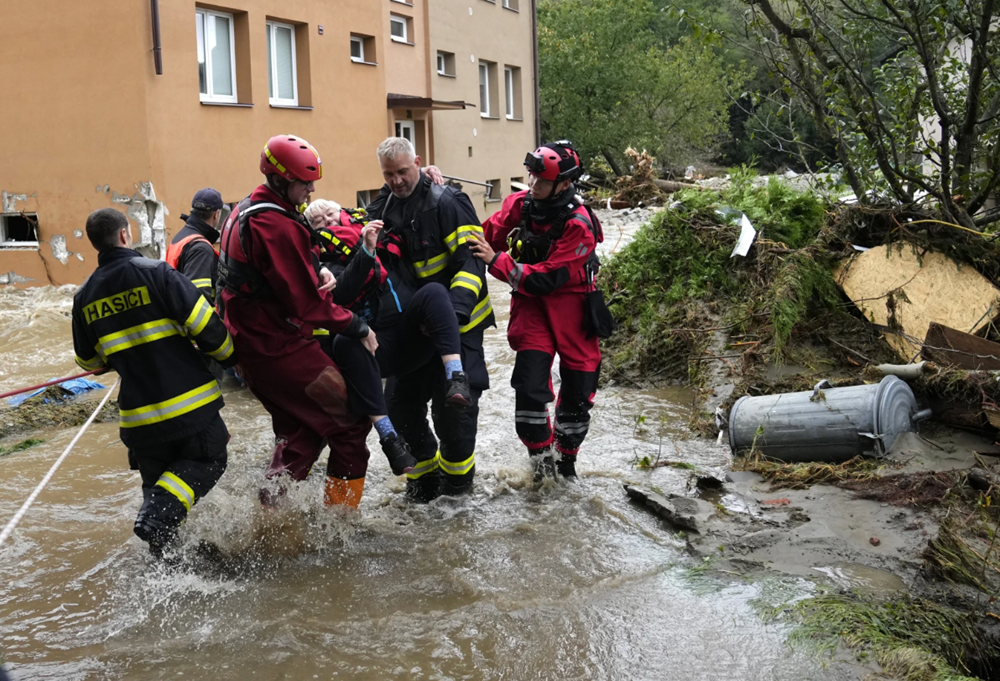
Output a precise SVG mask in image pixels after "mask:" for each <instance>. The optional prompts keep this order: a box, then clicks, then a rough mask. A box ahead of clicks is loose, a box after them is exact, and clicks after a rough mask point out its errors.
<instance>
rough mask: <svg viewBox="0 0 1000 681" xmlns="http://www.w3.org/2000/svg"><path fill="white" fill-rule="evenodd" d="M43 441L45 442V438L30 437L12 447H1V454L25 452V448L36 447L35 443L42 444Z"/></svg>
mask: <svg viewBox="0 0 1000 681" xmlns="http://www.w3.org/2000/svg"><path fill="white" fill-rule="evenodd" d="M43 442H45V440H39V439H38V438H34V437H29V438H28V439H27V440H21V441H20V442H18V443H17V444H16V445H12V446H10V447H0V456H4V455H6V454H13V453H14V452H23V451H24V450H25V449H28V448H29V447H34V446H35V445H40V444H42V443H43Z"/></svg>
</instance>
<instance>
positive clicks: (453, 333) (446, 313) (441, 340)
mask: <svg viewBox="0 0 1000 681" xmlns="http://www.w3.org/2000/svg"><path fill="white" fill-rule="evenodd" d="M402 324H403V327H404V330H405V332H406V333H407V335H409V333H410V330H411V329H412V330H413V331H414V332H417V333H421V332H424V333H426V335H427V336H428V337H429V338H430V339H431V343H432V344H433V345H434V348H435V350H437V354H438V356H439V357H440V356H441V355H457V354H459V353H461V352H462V341H461V338H460V336H459V332H458V317H457V316H456V315H455V306H454V304H453V303H452V302H451V294H450V293H448V289H446V288H445V287H444V286H443V285H441V284H438V283H431V284H424V285H423V286H421V287H420V290H419V291H417V292H416V293H415V294H414V295H413V298H411V299H410V302H409V305H407V307H406V310H405V311H404V312H403V320H402Z"/></svg>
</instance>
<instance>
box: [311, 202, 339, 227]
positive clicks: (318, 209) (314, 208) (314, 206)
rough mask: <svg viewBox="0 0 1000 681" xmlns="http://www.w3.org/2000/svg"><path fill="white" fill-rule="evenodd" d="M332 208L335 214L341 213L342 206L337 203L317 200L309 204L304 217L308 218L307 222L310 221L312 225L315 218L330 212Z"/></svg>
mask: <svg viewBox="0 0 1000 681" xmlns="http://www.w3.org/2000/svg"><path fill="white" fill-rule="evenodd" d="M331 208H332V209H333V211H334V212H335V213H339V212H340V204H339V203H337V202H336V201H330V200H329V199H316V200H315V201H313V202H312V203H310V204H309V206H308V207H307V208H306V210H305V212H304V213H303V215H305V216H306V220H308V221H309V224H312V221H313V218H314V217H316V216H318V215H319V214H320V213H323V212H325V211H327V210H330V209H331Z"/></svg>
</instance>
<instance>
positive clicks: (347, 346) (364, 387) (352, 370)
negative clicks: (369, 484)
mask: <svg viewBox="0 0 1000 681" xmlns="http://www.w3.org/2000/svg"><path fill="white" fill-rule="evenodd" d="M333 359H334V361H335V362H336V363H337V367H338V368H339V369H340V372H341V373H342V374H343V376H344V379H345V380H346V381H347V396H348V403H349V405H350V409H351V412H353V413H355V414H357V415H359V416H367V417H368V418H369V419H370V420H371V422H372V424H374V426H375V429H376V430H377V431H378V436H379V444H380V445H381V446H382V452H383V453H384V454H385V457H386V458H387V459H388V460H389V467H390V468H391V469H392V473H393V475H403V474H404V473H407V472H409V471H412V470H413V467H414V466H415V465H416V463H417V461H416V459H414V458H413V455H412V454H410V448H409V447H408V446H407V444H406V439H405V438H403V437H400V436H399V434H398V433H397V432H396V429H395V427H393V424H392V420H391V419H390V418H389V417H388V416H386V414H387V413H388V409H387V407H386V403H385V393H383V391H382V377H381V375H380V373H379V365H378V362H377V361H376V359H375V356H374V355H372V353H370V352H368V350H367V349H366V348H365V346H364V345H362V344H361V341H359V340H356V339H354V338H346V337H345V336H336V337H335V338H334V339H333Z"/></svg>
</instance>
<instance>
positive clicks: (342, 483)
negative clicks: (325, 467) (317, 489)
mask: <svg viewBox="0 0 1000 681" xmlns="http://www.w3.org/2000/svg"><path fill="white" fill-rule="evenodd" d="M364 489H365V479H364V478H354V479H353V480H345V479H343V478H334V477H332V476H329V475H328V476H327V477H326V493H325V494H324V496H323V503H324V504H326V505H327V506H347V507H349V508H357V507H358V505H359V504H360V503H361V493H362V492H363V491H364Z"/></svg>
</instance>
